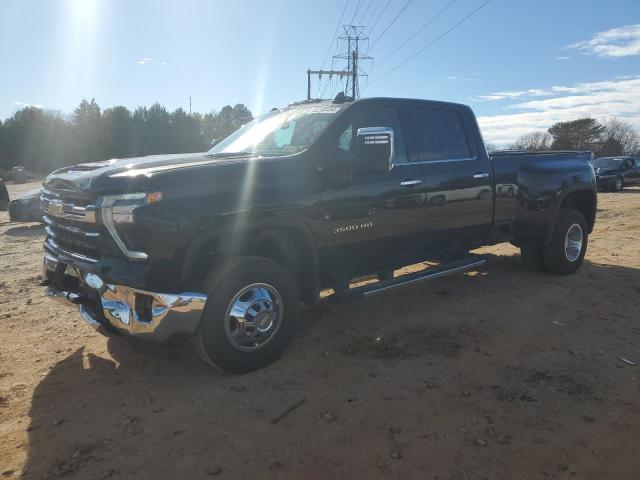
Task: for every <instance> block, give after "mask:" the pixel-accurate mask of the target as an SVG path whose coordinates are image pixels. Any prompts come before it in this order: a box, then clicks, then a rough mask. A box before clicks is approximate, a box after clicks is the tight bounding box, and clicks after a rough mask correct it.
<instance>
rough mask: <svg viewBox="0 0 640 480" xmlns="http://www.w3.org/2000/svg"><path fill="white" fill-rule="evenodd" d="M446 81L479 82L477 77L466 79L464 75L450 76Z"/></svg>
mask: <svg viewBox="0 0 640 480" xmlns="http://www.w3.org/2000/svg"><path fill="white" fill-rule="evenodd" d="M444 79H445V80H453V81H462V82H470V81H473V80H478V78H477V77H464V76H462V75H449V76H446V77H444Z"/></svg>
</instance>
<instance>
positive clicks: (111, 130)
mask: <svg viewBox="0 0 640 480" xmlns="http://www.w3.org/2000/svg"><path fill="white" fill-rule="evenodd" d="M252 119H253V115H252V114H251V111H249V109H248V108H247V107H246V106H245V105H243V104H241V103H239V104H237V105H235V106H233V107H232V106H230V105H227V106H225V107H223V108H222V109H221V110H220V111H219V112H211V113H206V114H204V115H203V114H201V113H193V114H189V113H187V112H185V111H184V110H183V109H182V108H178V109H176V110H174V111H173V112H170V111H168V110H167V109H166V108H165V107H164V106H162V105H160V104H159V103H155V104H153V105H152V106H151V107H138V108H137V109H135V110H134V111H130V110H129V109H127V108H126V107H123V106H116V107H112V108H107V109H105V110H101V109H100V106H99V105H98V104H97V103H96V101H95V100H94V99H92V100H91V101H89V100H82V102H80V105H78V107H77V108H76V109H75V110H74V112H73V114H72V115H70V116H65V115H63V114H62V113H61V112H56V111H47V110H43V109H40V108H36V107H26V108H23V109H21V110H19V111H18V112H16V113H15V114H14V115H13V116H12V117H11V118H9V119H7V120H6V121H5V122H1V121H0V172H1V171H2V170H9V169H10V168H12V167H14V166H18V165H20V166H23V167H25V168H26V169H28V170H30V171H32V172H35V173H39V174H42V175H44V174H47V173H49V172H51V171H53V170H55V169H57V168H60V167H64V166H68V165H74V164H77V163H86V162H95V161H99V160H105V159H109V158H123V157H136V156H142V155H153V154H160V153H188V152H202V151H206V150H208V149H209V148H210V147H211V143H212V142H214V141H216V140H221V139H223V138H224V137H226V136H228V135H229V134H231V133H233V132H234V131H235V130H237V129H238V128H239V127H241V126H242V125H244V124H245V123H247V122H249V121H251V120H252Z"/></svg>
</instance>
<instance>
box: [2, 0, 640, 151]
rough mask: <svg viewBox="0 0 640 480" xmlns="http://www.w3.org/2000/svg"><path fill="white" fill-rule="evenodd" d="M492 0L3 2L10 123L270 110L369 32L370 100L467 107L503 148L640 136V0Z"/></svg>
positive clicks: (366, 86) (328, 89) (299, 93)
mask: <svg viewBox="0 0 640 480" xmlns="http://www.w3.org/2000/svg"><path fill="white" fill-rule="evenodd" d="M486 1H487V0H453V1H452V0H348V1H347V0H322V1H314V2H310V1H308V0H233V1H229V0H227V1H222V0H200V1H196V0H180V1H175V0H135V1H133V0H0V75H1V76H0V120H3V119H6V118H7V117H10V116H11V115H13V114H14V113H15V112H16V111H17V110H18V109H20V108H22V107H24V106H27V105H34V106H41V107H42V108H45V109H51V110H59V111H62V112H65V113H69V112H72V111H73V109H74V108H75V107H76V106H77V105H78V104H79V103H80V101H81V100H82V99H83V98H87V99H91V98H95V99H96V101H97V102H98V104H99V105H100V106H101V107H102V108H103V109H104V108H108V107H111V106H115V105H125V106H127V107H128V108H131V109H135V108H136V107H137V106H140V105H146V106H149V105H151V104H153V103H154V102H156V101H157V102H160V103H161V104H163V105H165V106H166V107H167V108H169V109H175V108H178V107H182V108H184V109H185V110H188V108H189V97H191V98H192V105H193V111H198V112H209V111H215V110H220V108H222V107H223V106H224V105H227V104H231V105H233V104H236V103H244V104H246V105H247V106H248V107H249V108H250V109H251V111H252V112H253V113H254V115H257V114H260V113H264V112H266V111H268V110H270V109H271V108H273V107H280V106H284V105H287V104H288V103H290V102H292V101H297V100H302V99H304V98H305V97H306V88H307V79H306V70H307V69H308V68H311V69H320V68H321V67H324V68H325V69H328V68H330V67H332V66H333V67H334V68H336V69H343V68H345V64H344V60H337V61H335V62H334V63H333V65H332V56H333V55H334V54H336V53H340V52H341V51H342V50H341V48H342V45H341V44H340V42H338V41H336V40H335V32H336V31H337V30H338V31H340V30H341V29H340V28H338V26H339V25H340V24H351V23H354V24H358V25H363V26H364V35H368V36H369V42H368V44H367V43H363V44H362V45H363V50H362V51H363V52H366V53H368V55H369V56H371V57H373V59H372V60H363V61H361V62H360V66H361V69H362V70H361V71H362V73H365V72H366V73H368V76H367V77H362V78H361V79H360V82H361V92H362V95H363V96H365V97H373V96H391V97H408V98H424V99H435V100H444V101H452V102H459V103H465V104H468V105H470V106H471V107H472V108H473V110H474V111H475V113H476V115H477V116H478V119H479V123H480V125H481V128H482V131H483V135H484V137H485V140H486V141H488V142H492V143H495V144H498V145H503V144H505V145H506V144H508V143H510V142H512V141H513V140H514V139H515V138H517V137H518V136H519V135H521V134H524V133H527V132H531V131H535V130H544V129H546V128H548V127H549V126H550V125H552V124H553V123H555V122H557V121H565V120H571V119H575V118H579V117H585V116H593V117H595V118H598V119H601V120H602V119H606V118H609V117H611V116H618V117H621V118H623V119H626V120H627V121H629V122H631V123H633V124H634V125H635V126H637V127H639V128H640V0H600V1H597V0H535V1H534V0H490V1H489V2H488V3H486ZM343 12H344V14H343ZM474 12H475V13H474ZM341 18H342V21H341V22H340V19H341ZM338 87H339V85H338V81H337V80H336V79H333V81H332V83H328V79H327V77H326V76H325V77H323V79H322V82H321V83H318V81H317V79H314V82H313V88H312V95H313V96H314V97H315V96H324V97H327V96H329V95H330V94H331V93H332V92H333V93H335V91H336V90H337V88H338Z"/></svg>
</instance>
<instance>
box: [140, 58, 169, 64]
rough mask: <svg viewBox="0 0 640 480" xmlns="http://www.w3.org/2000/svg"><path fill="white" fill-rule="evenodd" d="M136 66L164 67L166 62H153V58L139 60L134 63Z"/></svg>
mask: <svg viewBox="0 0 640 480" xmlns="http://www.w3.org/2000/svg"><path fill="white" fill-rule="evenodd" d="M136 63H137V64H138V65H166V64H167V62H154V61H153V58H141V59H140V60H138V61H137V62H136Z"/></svg>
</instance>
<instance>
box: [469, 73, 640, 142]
mask: <svg viewBox="0 0 640 480" xmlns="http://www.w3.org/2000/svg"><path fill="white" fill-rule="evenodd" d="M506 93H510V94H511V96H507V95H505V94H506ZM497 97H500V98H497ZM478 98H484V99H487V98H490V99H491V100H507V101H509V100H511V101H512V103H507V105H505V106H504V110H505V111H507V112H509V113H504V114H498V115H485V116H481V117H479V118H478V123H479V124H480V127H481V129H482V133H483V135H484V137H485V138H486V139H487V141H489V142H492V143H497V144H509V143H512V142H513V141H514V140H515V139H516V138H518V137H519V136H520V135H524V134H525V133H529V132H534V131H543V130H546V129H548V128H549V127H550V126H551V125H553V124H554V123H556V122H564V121H568V120H575V119H577V118H582V117H593V118H596V119H599V120H603V119H606V118H609V117H613V116H615V117H620V118H622V119H623V120H626V121H628V122H630V123H631V124H632V125H634V126H636V128H640V75H636V76H630V77H629V76H627V77H624V78H615V79H613V80H605V81H600V82H586V83H577V84H573V85H569V86H563V85H561V86H554V87H551V88H546V89H544V88H542V89H540V88H533V89H529V90H523V91H515V92H502V93H500V92H498V93H492V94H488V95H481V96H480V97H478ZM516 99H517V101H516ZM485 101H486V100H485ZM514 102H515V103H514ZM512 112H513V113H512Z"/></svg>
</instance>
